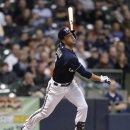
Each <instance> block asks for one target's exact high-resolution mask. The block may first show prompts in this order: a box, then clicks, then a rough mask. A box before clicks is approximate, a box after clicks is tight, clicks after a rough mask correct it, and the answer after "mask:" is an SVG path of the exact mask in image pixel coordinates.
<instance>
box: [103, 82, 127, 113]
mask: <svg viewBox="0 0 130 130" xmlns="http://www.w3.org/2000/svg"><path fill="white" fill-rule="evenodd" d="M105 97H106V98H108V100H109V106H108V110H109V111H110V112H113V111H115V112H121V111H122V110H124V109H125V108H126V105H125V104H124V103H122V101H123V97H122V96H121V95H120V94H118V93H117V90H116V81H115V80H111V84H110V86H109V91H108V92H107V93H106V95H105Z"/></svg>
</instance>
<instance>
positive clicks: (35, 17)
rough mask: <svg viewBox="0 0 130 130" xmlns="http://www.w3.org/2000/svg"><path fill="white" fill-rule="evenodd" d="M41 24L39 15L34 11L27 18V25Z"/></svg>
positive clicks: (34, 26)
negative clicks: (28, 18)
mask: <svg viewBox="0 0 130 130" xmlns="http://www.w3.org/2000/svg"><path fill="white" fill-rule="evenodd" d="M41 24H42V21H40V18H39V15H38V14H37V13H35V12H34V13H33V12H32V16H31V18H30V20H29V26H30V27H33V28H36V27H38V26H39V25H41Z"/></svg>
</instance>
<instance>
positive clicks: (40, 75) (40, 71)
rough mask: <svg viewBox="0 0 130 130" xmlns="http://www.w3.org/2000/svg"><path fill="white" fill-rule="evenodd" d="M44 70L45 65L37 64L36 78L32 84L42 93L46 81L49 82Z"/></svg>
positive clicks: (45, 86)
mask: <svg viewBox="0 0 130 130" xmlns="http://www.w3.org/2000/svg"><path fill="white" fill-rule="evenodd" d="M45 68H46V64H44V63H41V64H39V66H38V68H37V73H36V76H35V78H34V83H35V84H36V85H37V86H39V87H40V90H41V91H42V92H43V93H45V90H46V88H47V84H48V81H49V80H50V77H49V76H47V75H46V74H44V71H45Z"/></svg>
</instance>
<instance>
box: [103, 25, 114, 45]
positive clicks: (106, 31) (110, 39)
mask: <svg viewBox="0 0 130 130" xmlns="http://www.w3.org/2000/svg"><path fill="white" fill-rule="evenodd" d="M103 31H104V35H105V39H106V40H107V42H108V43H109V44H112V43H113V41H114V40H115V39H114V38H113V37H112V36H111V34H110V28H109V27H104V30H103Z"/></svg>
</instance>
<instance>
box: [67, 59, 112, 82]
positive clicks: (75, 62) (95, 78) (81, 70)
mask: <svg viewBox="0 0 130 130" xmlns="http://www.w3.org/2000/svg"><path fill="white" fill-rule="evenodd" d="M68 66H69V68H71V69H73V70H74V72H76V71H77V72H78V73H79V74H80V75H82V76H83V77H85V78H87V79H90V80H92V81H99V82H105V83H108V84H110V83H111V81H110V79H109V78H108V77H107V76H102V75H101V76H97V75H95V74H93V73H91V72H89V71H87V70H86V69H85V68H84V67H83V66H82V65H81V64H80V63H79V61H78V58H76V57H72V58H71V59H70V60H69V62H68Z"/></svg>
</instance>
